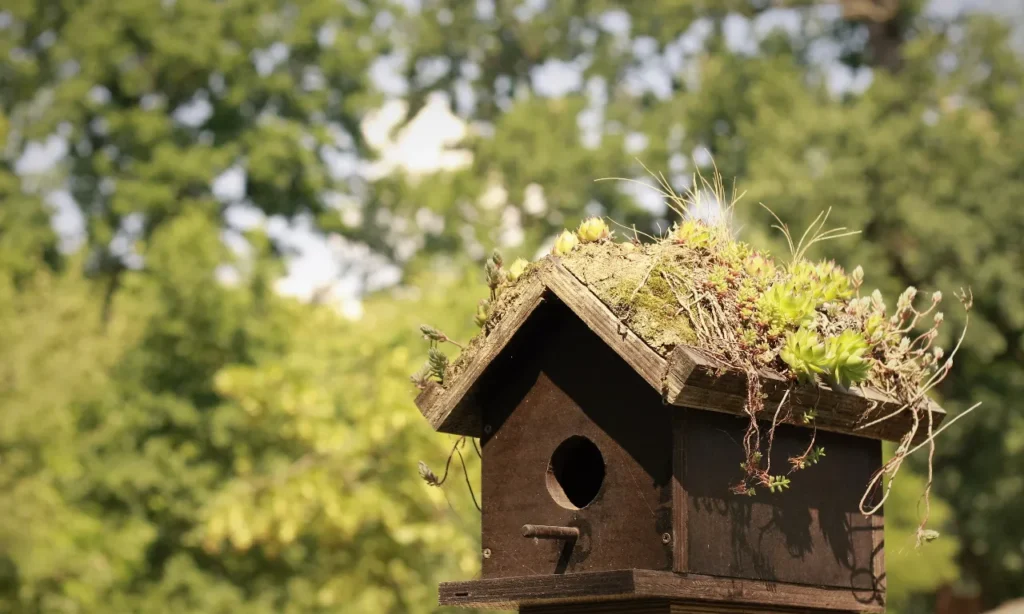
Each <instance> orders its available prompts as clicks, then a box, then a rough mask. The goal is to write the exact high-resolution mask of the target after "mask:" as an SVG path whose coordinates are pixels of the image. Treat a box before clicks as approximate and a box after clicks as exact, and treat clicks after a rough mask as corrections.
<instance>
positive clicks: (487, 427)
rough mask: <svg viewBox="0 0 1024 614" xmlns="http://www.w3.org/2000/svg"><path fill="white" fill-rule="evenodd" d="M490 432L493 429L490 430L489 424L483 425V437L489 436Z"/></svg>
mask: <svg viewBox="0 0 1024 614" xmlns="http://www.w3.org/2000/svg"><path fill="white" fill-rule="evenodd" d="M492 430H493V429H492V428H491V425H490V424H485V425H484V434H485V435H490V434H491V431H492Z"/></svg>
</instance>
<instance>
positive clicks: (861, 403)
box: [668, 348, 946, 441]
mask: <svg viewBox="0 0 1024 614" xmlns="http://www.w3.org/2000/svg"><path fill="white" fill-rule="evenodd" d="M671 358H672V361H671V364H670V366H669V368H668V371H669V373H671V374H672V376H671V377H672V378H673V380H678V379H682V380H683V384H682V386H680V387H679V392H678V394H676V395H675V396H672V397H669V398H668V401H669V402H671V403H672V404H673V405H677V406H680V407H694V408H697V409H706V410H709V411H717V412H722V413H727V414H736V415H744V413H745V410H744V408H745V407H746V403H747V375H746V374H745V373H743V372H740V371H734V370H726V369H723V368H722V367H721V365H719V364H717V363H716V362H715V361H714V360H712V359H710V358H707V357H705V356H704V355H703V354H702V353H701V352H700V350H697V349H696V348H676V350H675V351H674V352H673V354H672V357H671ZM758 375H759V377H760V378H761V384H762V387H763V391H764V393H765V395H766V397H765V411H764V413H763V414H762V415H761V416H759V417H761V418H768V419H771V417H772V415H773V414H774V412H775V409H776V407H777V405H778V403H779V402H780V401H782V399H783V397H784V396H785V394H786V390H787V389H789V388H790V386H791V382H790V380H788V379H786V378H785V377H783V376H782V375H780V374H778V373H773V372H770V371H761V372H760V373H759V374H758ZM787 405H788V406H789V407H790V408H791V411H789V412H786V417H785V418H784V419H783V420H781V421H782V422H784V423H788V424H797V425H803V421H802V420H801V416H802V415H803V413H804V412H805V411H807V410H811V409H813V410H815V411H816V412H817V418H816V419H815V422H816V424H817V426H818V428H819V429H822V430H825V431H833V432H836V433H848V434H851V435H856V436H858V437H867V438H870V439H882V440H886V441H899V440H900V438H901V437H903V435H904V434H905V433H906V432H907V431H909V430H910V428H911V425H912V423H913V415H912V414H911V412H910V411H903V412H900V413H898V414H896V415H895V416H893V417H892V418H889V419H888V420H885V421H883V422H881V423H879V424H876V425H873V426H870V427H866V428H864V425H866V424H867V423H869V422H871V421H872V420H874V419H876V418H878V417H881V416H884V415H887V414H889V413H891V412H893V411H895V410H897V409H899V407H900V404H899V403H898V402H896V401H894V400H893V399H891V398H889V397H887V396H885V395H884V394H882V393H880V392H878V391H877V390H874V389H872V388H864V389H863V390H857V391H853V390H852V391H850V392H849V393H847V392H840V391H835V390H832V389H831V388H828V387H827V386H824V385H817V386H814V385H798V386H794V387H793V388H792V389H791V390H790V393H789V397H788V399H787ZM931 408H932V409H931V411H932V415H933V419H934V424H935V427H936V428H937V427H938V425H939V424H940V423H941V422H942V420H943V418H945V416H946V412H945V411H944V410H943V409H942V408H941V407H939V406H938V405H935V404H934V403H931ZM783 411H785V407H784V408H783ZM925 436H926V433H925V432H924V429H922V430H921V432H920V433H919V435H918V437H917V439H918V440H923V438H924V437H925Z"/></svg>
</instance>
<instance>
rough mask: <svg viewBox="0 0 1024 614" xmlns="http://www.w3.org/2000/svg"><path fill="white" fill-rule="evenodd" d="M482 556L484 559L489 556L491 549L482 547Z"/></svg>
mask: <svg viewBox="0 0 1024 614" xmlns="http://www.w3.org/2000/svg"><path fill="white" fill-rule="evenodd" d="M484 558H485V559H489V558H491V549H490V548H484Z"/></svg>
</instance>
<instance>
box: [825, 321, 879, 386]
mask: <svg viewBox="0 0 1024 614" xmlns="http://www.w3.org/2000/svg"><path fill="white" fill-rule="evenodd" d="M867 351H868V343H867V341H865V340H864V337H863V336H862V335H861V334H860V333H857V332H854V331H852V330H844V331H843V332H842V333H841V334H840V335H839V336H838V337H829V338H828V339H826V340H825V353H826V361H827V364H828V372H829V377H831V378H832V379H833V380H834V381H836V382H838V383H839V385H840V386H849V385H851V384H856V383H858V382H862V381H864V380H866V379H867V378H868V375H869V374H870V373H871V359H870V358H868V357H867V356H865V354H866V353H867Z"/></svg>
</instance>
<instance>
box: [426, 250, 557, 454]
mask: <svg viewBox="0 0 1024 614" xmlns="http://www.w3.org/2000/svg"><path fill="white" fill-rule="evenodd" d="M549 266H550V264H549V263H541V264H540V265H538V267H539V270H538V271H537V272H536V274H534V275H531V276H530V277H529V278H527V279H524V280H523V284H524V287H523V288H522V289H521V290H520V295H519V297H518V299H517V300H516V302H515V303H514V304H513V305H512V306H510V307H509V309H508V310H507V311H506V312H505V313H504V317H502V319H501V321H500V322H499V323H498V324H497V325H496V326H495V327H494V330H492V331H491V333H490V334H489V335H488V336H487V338H486V340H485V341H484V343H482V344H480V345H479V346H477V347H476V348H470V349H467V350H466V351H467V352H471V354H470V355H468V356H467V359H468V362H467V364H466V365H465V367H463V368H462V370H461V371H460V372H459V373H458V375H457V377H455V378H454V381H452V382H451V383H450V384H449V386H448V388H446V389H444V388H441V387H440V386H438V385H436V384H435V385H433V386H428V387H427V389H425V390H424V391H423V392H421V393H420V395H419V396H418V397H417V398H416V406H417V407H419V409H420V413H422V414H423V417H425V418H426V419H427V422H429V423H430V425H431V426H432V427H434V429H435V430H437V431H440V432H442V433H453V434H456V435H469V436H471V437H479V436H480V435H481V433H482V423H481V417H480V416H481V412H480V406H479V404H478V403H477V402H476V394H475V392H476V391H475V390H474V386H475V384H476V382H477V380H478V379H479V378H480V376H481V375H483V373H484V371H485V370H486V369H487V367H488V366H489V365H490V364H491V362H492V361H493V360H494V359H495V358H497V357H498V356H499V355H500V354H501V352H502V350H504V349H505V347H506V346H507V345H508V343H509V342H510V341H511V340H512V337H513V336H514V335H515V334H516V332H518V330H519V328H520V327H521V326H523V324H525V323H526V321H527V320H528V319H529V317H530V315H532V314H533V312H534V310H536V309H537V307H538V306H539V305H540V304H541V302H542V301H543V297H544V292H545V286H544V283H543V281H542V276H543V272H544V270H545V269H547V268H548V267H549Z"/></svg>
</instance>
